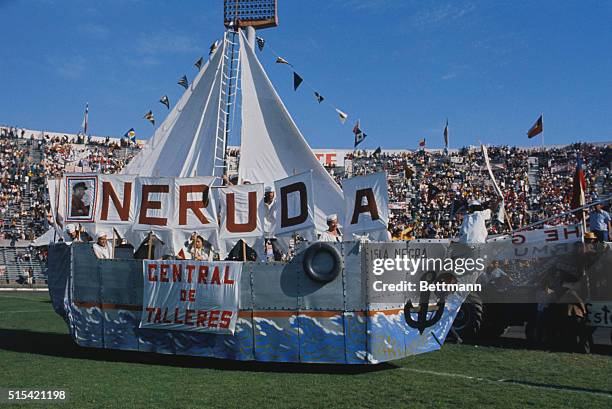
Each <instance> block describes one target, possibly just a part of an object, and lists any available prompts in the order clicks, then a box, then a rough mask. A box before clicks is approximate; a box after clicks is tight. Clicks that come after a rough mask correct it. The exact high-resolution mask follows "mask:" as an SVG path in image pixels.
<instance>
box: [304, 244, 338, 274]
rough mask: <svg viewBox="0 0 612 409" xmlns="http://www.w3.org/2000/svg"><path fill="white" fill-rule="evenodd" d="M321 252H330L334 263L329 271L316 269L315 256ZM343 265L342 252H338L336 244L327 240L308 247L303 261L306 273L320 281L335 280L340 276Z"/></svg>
mask: <svg viewBox="0 0 612 409" xmlns="http://www.w3.org/2000/svg"><path fill="white" fill-rule="evenodd" d="M319 253H328V254H329V255H330V256H331V257H332V260H333V265H332V268H331V269H330V270H329V271H320V270H316V269H315V268H314V266H313V265H312V262H313V260H314V258H315V257H316V256H317V255H318V254H319ZM342 265H343V264H342V256H341V255H340V252H338V250H337V249H336V248H335V247H334V246H332V245H331V244H329V243H325V242H317V243H314V244H313V245H311V246H310V247H308V249H307V250H306V253H305V254H304V260H303V261H302V267H303V268H304V272H306V275H307V276H308V277H310V278H311V279H312V280H314V281H317V282H319V283H329V282H330V281H333V280H334V279H335V278H336V277H338V274H340V271H341V270H342Z"/></svg>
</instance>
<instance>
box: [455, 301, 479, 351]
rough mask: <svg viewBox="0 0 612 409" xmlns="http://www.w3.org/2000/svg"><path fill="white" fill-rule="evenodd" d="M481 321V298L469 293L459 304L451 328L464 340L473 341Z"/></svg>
mask: <svg viewBox="0 0 612 409" xmlns="http://www.w3.org/2000/svg"><path fill="white" fill-rule="evenodd" d="M482 322H483V305H482V300H481V299H480V297H479V296H478V295H476V294H470V295H468V297H467V298H466V299H465V301H464V302H463V304H462V305H461V308H460V309H459V312H458V313H457V317H455V321H453V329H454V330H455V331H456V332H457V334H458V335H459V336H460V337H461V338H462V339H463V340H464V341H474V340H475V339H476V338H477V337H478V333H479V332H480V329H481V327H482Z"/></svg>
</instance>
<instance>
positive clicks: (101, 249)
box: [93, 233, 112, 259]
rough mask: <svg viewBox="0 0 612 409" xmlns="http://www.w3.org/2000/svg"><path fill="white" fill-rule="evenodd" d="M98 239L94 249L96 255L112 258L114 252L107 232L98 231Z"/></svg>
mask: <svg viewBox="0 0 612 409" xmlns="http://www.w3.org/2000/svg"><path fill="white" fill-rule="evenodd" d="M96 239H97V240H96V243H95V244H94V245H93V250H94V253H95V254H96V257H98V258H104V259H110V258H112V252H111V248H110V246H109V244H108V237H107V235H106V233H98V234H97V235H96Z"/></svg>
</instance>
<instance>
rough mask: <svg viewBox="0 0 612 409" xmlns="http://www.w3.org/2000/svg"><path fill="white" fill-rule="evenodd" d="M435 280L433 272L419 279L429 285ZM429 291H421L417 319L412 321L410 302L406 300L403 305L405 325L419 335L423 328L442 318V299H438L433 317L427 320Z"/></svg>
mask: <svg viewBox="0 0 612 409" xmlns="http://www.w3.org/2000/svg"><path fill="white" fill-rule="evenodd" d="M435 279H436V272H435V271H428V272H426V273H425V274H423V276H422V277H421V281H427V282H428V283H429V284H431V283H433V282H434V280H435ZM430 293H431V291H429V290H428V291H421V296H420V299H419V310H418V315H417V319H416V320H413V319H412V315H411V313H412V308H413V307H412V301H411V300H408V301H407V302H406V305H404V319H405V320H406V324H408V326H410V327H411V328H415V329H418V330H419V334H423V332H424V331H425V328H428V327H431V326H432V325H434V324H435V323H437V322H438V321H440V318H442V314H443V313H444V304H445V300H444V297H441V298H438V302H437V303H436V306H437V307H438V309H437V310H436V312H435V314H434V316H433V317H431V318H429V319H427V312H428V308H429V295H430Z"/></svg>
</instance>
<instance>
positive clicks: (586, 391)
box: [0, 292, 612, 408]
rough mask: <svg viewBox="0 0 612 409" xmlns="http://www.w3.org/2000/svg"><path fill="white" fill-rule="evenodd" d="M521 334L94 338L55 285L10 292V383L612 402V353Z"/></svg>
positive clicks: (3, 364)
mask: <svg viewBox="0 0 612 409" xmlns="http://www.w3.org/2000/svg"><path fill="white" fill-rule="evenodd" d="M522 346H523V345H522V341H520V340H513V341H512V342H510V341H508V342H506V345H501V346H497V347H483V346H472V345H454V344H447V345H445V346H444V347H443V348H442V350H441V351H438V352H433V353H429V354H424V355H419V356H414V357H410V358H406V359H403V360H400V361H395V362H393V363H392V364H384V365H378V366H368V367H365V366H360V367H356V366H337V365H295V364H261V363H249V362H230V361H222V360H213V359H202V358H194V357H177V356H165V355H156V354H149V353H137V352H124V351H107V350H97V349H83V348H79V347H77V346H75V345H74V344H73V343H72V340H71V339H70V337H69V336H68V333H67V329H66V326H65V324H64V322H63V321H62V319H61V318H60V317H58V316H57V315H56V314H55V313H54V312H53V310H52V307H51V304H50V302H49V298H48V295H47V294H46V293H39V294H24V293H17V292H8V293H0V388H19V389H28V388H33V389H56V390H57V389H63V390H66V391H68V393H69V396H70V400H69V402H68V403H61V404H57V405H53V407H75V408H88V407H104V408H108V407H111V408H114V407H146V408H151V407H160V408H174V407H176V408H187V407H201V408H216V407H219V408H221V407H240V408H249V407H293V408H296V407H300V408H301V407H304V408H318V407H345V408H358V407H372V408H373V407H376V408H395V407H409V408H420V407H424V408H425V407H427V408H432V407H433V408H443V407H452V408H457V407H508V408H525V407H554V408H561V407H566V408H578V407H582V408H598V407H601V408H611V407H612V356H610V355H604V354H593V355H579V354H568V353H552V352H546V351H536V350H526V349H522V348H521V347H522ZM600 352H605V353H607V354H609V353H610V351H609V350H603V351H600ZM28 405H29V404H28V403H24V404H21V405H19V407H22V408H23V407H27V406H28ZM0 407H8V405H7V404H2V403H0ZM35 407H41V405H40V404H35Z"/></svg>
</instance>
